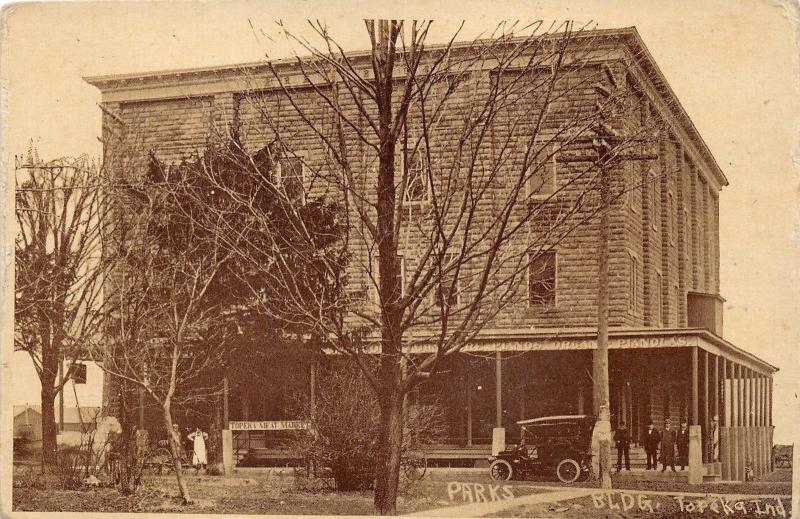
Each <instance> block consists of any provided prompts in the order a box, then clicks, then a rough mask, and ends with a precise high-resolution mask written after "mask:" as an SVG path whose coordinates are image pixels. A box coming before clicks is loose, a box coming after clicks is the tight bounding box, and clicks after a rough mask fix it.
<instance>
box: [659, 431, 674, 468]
mask: <svg viewBox="0 0 800 519" xmlns="http://www.w3.org/2000/svg"><path fill="white" fill-rule="evenodd" d="M675 440H676V438H675V431H673V430H672V429H670V421H669V418H667V419H666V420H664V434H662V435H661V463H662V467H661V472H664V471H665V470H667V465H669V466H670V468H672V472H675Z"/></svg>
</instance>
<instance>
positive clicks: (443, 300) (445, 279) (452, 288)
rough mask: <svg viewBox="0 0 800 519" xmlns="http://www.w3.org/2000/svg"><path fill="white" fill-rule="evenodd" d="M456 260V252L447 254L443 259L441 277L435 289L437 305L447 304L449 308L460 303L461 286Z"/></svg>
mask: <svg viewBox="0 0 800 519" xmlns="http://www.w3.org/2000/svg"><path fill="white" fill-rule="evenodd" d="M455 261H456V255H455V254H445V255H444V258H443V259H442V265H441V267H440V269H441V277H440V278H439V283H438V285H437V287H436V291H435V297H436V306H440V307H441V306H442V305H445V306H446V307H448V308H452V307H454V306H456V305H458V296H459V294H458V292H459V290H458V289H459V286H458V279H456V272H455V269H456V268H457V267H458V266H457V265H455ZM448 269H450V270H448Z"/></svg>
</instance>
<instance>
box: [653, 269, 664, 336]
mask: <svg viewBox="0 0 800 519" xmlns="http://www.w3.org/2000/svg"><path fill="white" fill-rule="evenodd" d="M662 284H663V278H662V276H661V272H656V286H655V287H653V321H654V322H655V323H656V325H658V326H661V325H662V324H663V320H662V313H663V310H662V308H661V290H662V287H661V285H662Z"/></svg>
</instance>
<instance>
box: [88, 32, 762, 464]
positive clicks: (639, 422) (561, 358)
mask: <svg viewBox="0 0 800 519" xmlns="http://www.w3.org/2000/svg"><path fill="white" fill-rule="evenodd" d="M591 37H592V40H591V41H592V44H593V45H598V46H601V47H602V48H603V49H604V52H603V54H602V56H603V58H602V60H603V61H604V62H607V63H609V64H611V65H612V66H613V68H614V70H616V71H620V73H621V77H623V78H624V79H623V81H624V82H625V83H626V84H627V85H628V87H629V88H630V89H631V91H633V92H636V105H637V109H636V110H635V111H634V112H632V113H631V114H630V115H629V117H631V118H632V119H639V118H645V117H655V118H658V119H659V120H660V121H661V123H662V126H663V129H662V131H661V132H660V133H659V135H660V137H659V140H658V142H657V143H656V146H655V148H656V155H657V159H653V160H648V161H640V162H636V163H633V164H628V165H621V166H619V173H620V175H619V178H623V177H625V178H634V179H637V180H643V181H642V182H641V183H637V184H636V186H637V187H636V188H635V189H629V190H626V192H625V194H624V196H620V197H619V198H618V199H617V200H616V202H615V203H614V204H613V206H612V210H611V215H610V221H611V233H610V236H611V238H610V261H609V263H610V278H611V283H610V328H611V329H610V392H611V411H612V425H613V426H616V425H617V424H619V423H621V422H623V421H624V422H626V423H627V424H628V426H629V428H630V429H631V430H632V431H633V435H634V440H635V441H638V439H639V437H640V435H641V432H642V431H643V430H644V429H645V428H646V425H647V423H648V422H649V421H651V420H652V421H653V423H655V424H656V426H657V427H659V428H661V427H662V426H663V422H664V420H665V419H667V418H671V419H672V421H673V423H674V422H675V421H677V420H680V419H682V418H686V419H687V420H688V421H689V423H690V424H697V425H701V426H702V428H703V431H704V434H705V435H706V438H707V439H708V440H709V441H705V442H704V453H703V456H704V461H706V462H707V463H708V464H709V470H710V471H713V472H710V473H711V474H716V475H717V476H718V477H721V478H722V479H726V480H727V479H744V477H745V468H746V467H750V468H752V469H753V470H754V472H755V473H756V475H758V474H761V473H763V472H764V471H767V470H769V468H770V461H769V460H770V452H771V447H772V375H773V374H774V372H775V371H776V370H777V368H776V367H775V366H772V365H770V364H769V363H767V362H765V361H764V360H762V359H760V358H759V357H758V356H756V355H754V354H753V353H751V352H749V351H746V350H745V349H743V348H741V347H738V346H736V345H734V344H731V343H730V342H728V341H727V340H725V338H724V334H723V326H722V323H723V319H722V313H723V302H724V299H723V298H722V296H721V295H720V293H719V292H720V279H719V265H720V246H719V196H720V192H721V190H722V188H723V187H725V186H726V185H727V184H728V181H727V179H726V178H725V175H724V174H723V172H722V171H721V169H720V167H719V165H718V164H717V163H716V161H715V160H714V158H713V156H712V154H711V152H710V150H709V149H708V147H707V146H706V144H705V143H704V141H703V139H702V137H701V136H700V135H699V134H698V132H697V129H696V128H695V127H694V125H693V124H692V122H691V120H690V119H689V117H688V115H687V114H686V112H685V111H684V110H683V108H682V107H681V105H680V102H679V101H678V99H677V98H676V96H675V94H674V93H673V91H672V90H671V88H670V87H669V85H668V84H667V81H666V79H665V78H664V76H663V74H662V73H661V71H660V70H659V69H658V66H657V65H656V63H655V62H654V60H653V58H652V57H651V56H650V54H649V52H648V51H647V49H646V47H645V45H644V42H643V41H642V40H641V38H640V37H639V35H638V33H637V32H636V30H635V29H632V28H631V29H619V30H608V31H592V32H591ZM292 67H293V65H292V63H290V62H282V63H278V64H276V68H277V70H278V71H279V73H280V74H284V75H285V77H286V78H290V79H288V80H287V81H289V82H290V83H291V81H292V80H291V77H292V75H293V74H296V70H294V69H293V68H292ZM264 70H265V68H264V65H263V64H250V65H237V66H229V67H217V68H203V69H193V70H173V71H164V72H157V73H144V74H129V75H114V76H103V77H92V78H87V81H88V82H89V83H90V84H92V85H94V86H96V87H97V88H98V89H100V90H101V92H102V109H103V119H104V132H105V136H106V143H107V145H108V143H110V142H112V140H113V139H112V137H111V136H112V134H113V128H114V127H116V126H118V125H119V124H127V125H128V126H129V127H131V128H133V127H135V128H136V132H135V133H136V135H137V139H138V140H137V146H141V147H143V149H146V150H147V151H153V152H154V153H155V154H156V155H157V156H158V157H159V158H161V159H162V160H164V161H168V162H169V161H177V160H180V159H181V158H183V157H185V156H186V155H187V154H190V153H193V152H196V151H197V150H198V149H200V148H202V147H203V146H205V145H206V143H207V142H208V141H209V139H211V138H212V137H213V136H214V135H219V134H224V133H225V132H227V131H229V128H230V127H231V125H232V124H235V125H237V127H238V128H240V129H241V135H242V139H243V142H244V143H245V145H246V146H247V147H248V149H250V150H252V151H253V152H255V151H257V150H258V149H260V148H262V147H263V146H265V145H267V144H268V142H269V139H268V137H267V136H265V134H264V132H258V131H256V130H258V127H259V121H260V114H259V110H258V108H257V107H258V106H262V107H263V106H272V107H273V109H275V110H280V109H281V108H280V107H278V106H277V104H275V103H277V101H275V102H274V103H273V101H272V100H271V97H270V96H273V95H275V96H276V95H277V94H275V93H274V89H275V85H274V84H273V85H272V86H270V84H269V82H265V83H259V86H258V88H254V87H253V82H252V81H253V77H254V76H256V75H257V74H258V73H259V71H262V72H263V71H264ZM293 84H294V85H295V88H297V89H298V92H299V93H298V98H297V102H299V103H302V102H311V101H310V100H309V99H308V97H307V96H305V97H304V95H303V94H302V91H301V90H302V89H301V88H300V87H299V86H298V82H297V81H295V83H293ZM464 95H468V94H464ZM254 100H255V101H257V102H254ZM467 101H468V99H467ZM577 102H578V101H577V100H576V103H577ZM514 110H516V112H515V111H514ZM525 111H526V107H525V105H524V103H520V104H519V105H517V106H515V107H512V110H511V111H509V114H508V115H509V118H510V119H512V120H513V119H515V118H517V119H519V118H524V117H525ZM298 126H300V125H298ZM294 138H295V139H296V142H294V143H293V148H294V149H302V150H303V153H302V154H301V155H299V156H300V157H301V160H302V161H303V162H304V165H303V166H301V168H305V167H306V164H307V165H308V167H309V168H311V169H313V168H314V162H315V161H318V162H321V161H323V160H324V155H325V152H324V150H322V149H319V148H315V147H314V146H315V144H314V142H315V140H314V139H313V136H310V135H308V132H304V131H303V130H300V129H298V130H297V131H296V132H295V133H294ZM551 174H552V176H551V177H550V178H548V182H549V184H547V186H549V187H545V189H551V190H557V189H558V186H560V185H566V184H568V183H569V164H565V163H563V162H561V161H554V162H553V168H552V170H551ZM626 175H627V176H626ZM542 185H543V186H544V185H545V184H544V183H543V184H542ZM598 232H599V226H598V224H597V222H596V221H590V222H589V223H588V224H587V225H584V226H582V227H580V228H577V229H576V230H575V231H574V232H573V233H571V234H570V235H569V236H567V237H566V238H565V239H563V240H562V241H560V242H559V243H558V244H557V245H556V246H554V247H553V248H552V250H549V251H547V253H546V254H542V255H541V258H540V260H539V261H537V262H536V267H537V268H536V269H535V270H534V269H531V271H530V273H529V275H530V277H531V279H528V282H527V285H528V288H529V290H531V291H537V294H536V295H537V298H536V300H534V299H535V298H533V297H531V296H530V294H529V296H528V297H526V298H524V300H523V301H521V302H520V303H519V304H517V305H512V306H510V307H509V308H507V309H506V310H505V311H504V312H503V313H502V314H501V315H500V316H499V317H498V318H497V319H495V320H494V321H493V322H492V323H491V325H490V326H487V327H486V328H485V329H483V330H482V332H481V333H480V334H479V335H478V337H477V338H476V339H475V340H473V341H472V342H471V343H470V344H468V345H467V346H466V347H465V348H464V354H462V355H458V356H455V357H453V358H450V359H448V360H447V362H446V365H445V366H443V369H442V371H443V372H444V373H443V374H442V375H440V376H438V377H436V378H434V379H433V380H431V381H430V383H428V384H426V385H424V386H423V387H422V388H421V389H420V393H419V396H418V398H419V399H422V400H424V399H426V398H431V397H432V396H436V398H437V399H438V401H439V402H440V403H441V404H442V405H443V407H444V409H445V410H446V414H447V416H448V418H447V422H448V433H447V439H446V440H443V443H444V444H446V445H442V447H441V449H440V451H441V457H443V458H444V457H447V456H450V457H452V458H457V457H459V456H461V457H467V458H469V457H470V456H472V457H480V456H482V455H484V454H485V453H486V452H487V451H488V445H489V444H490V443H491V437H492V429H493V428H495V427H505V428H506V429H507V433H506V434H507V437H509V438H511V437H513V436H514V435H515V434H516V433H517V431H516V429H515V427H516V425H515V424H516V421H517V420H521V419H526V418H533V417H537V416H545V415H554V414H572V413H591V410H592V402H591V399H592V385H591V372H592V364H591V362H592V350H593V349H594V348H595V347H596V340H597V328H596V326H597V304H596V300H597V285H598V283H597V269H598V261H597V254H596V243H597V235H598ZM410 348H412V351H410V353H412V354H413V353H415V352H414V351H413V348H418V350H419V351H418V352H417V353H420V354H423V353H425V351H427V350H426V346H425V345H424V344H420V345H415V346H411V347H410ZM287 362H288V360H287ZM292 362H297V363H298V364H297V366H298V367H297V369H302V370H306V369H307V370H308V371H305V372H306V373H309V375H308V376H307V377H306V376H305V375H304V376H303V377H301V378H302V380H298V378H297V377H296V376H295V377H287V370H285V369H281V368H280V366H274V365H273V368H272V372H271V373H272V374H271V375H270V376H269V377H268V378H269V380H270V383H269V384H268V386H269V387H267V388H265V389H262V390H259V391H261V395H262V396H263V395H264V392H265V391H266V392H267V394H268V395H269V396H268V397H267V398H261V399H258V398H251V396H249V395H248V394H245V393H239V394H238V395H237V393H236V391H235V390H234V391H232V396H231V402H230V405H226V421H227V420H228V419H230V420H234V419H236V420H290V419H292V418H294V417H293V416H288V415H286V414H285V412H284V410H283V409H282V406H281V402H283V401H285V399H286V394H287V393H290V392H292V391H307V390H308V389H307V388H308V387H309V385H310V384H311V382H310V377H311V375H310V374H311V373H312V372H313V366H312V365H311V364H310V363H305V364H304V363H303V361H302V360H297V359H295V360H293V361H292ZM297 369H295V370H294V373H297ZM252 391H253V389H252V388H250V389H247V392H252ZM228 415H229V416H228ZM714 417H718V426H719V450H718V451H717V449H715V448H714V447H713V446H712V444H713V441H711V440H710V438H711V434H710V433H708V431H711V430H712V427H713V425H712V421H714ZM251 443H252V442H251ZM459 453H462V454H459ZM463 453H468V454H463Z"/></svg>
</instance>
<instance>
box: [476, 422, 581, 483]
mask: <svg viewBox="0 0 800 519" xmlns="http://www.w3.org/2000/svg"><path fill="white" fill-rule="evenodd" d="M594 422H595V420H594V417H592V416H588V415H566V416H544V417H541V418H534V419H531V420H522V421H519V422H517V424H518V425H519V426H520V431H521V437H520V443H519V445H510V446H507V447H506V449H505V450H503V451H501V452H500V453H498V454H497V456H493V457H491V458H489V462H490V465H489V474H490V475H491V478H492V479H494V480H508V479H530V478H532V477H533V476H540V477H541V476H545V477H547V476H550V477H552V476H556V477H557V478H558V479H559V480H560V481H562V482H564V483H574V482H576V481H585V480H587V479H589V477H590V475H591V470H592V449H591V445H592V429H593V428H594Z"/></svg>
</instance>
